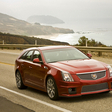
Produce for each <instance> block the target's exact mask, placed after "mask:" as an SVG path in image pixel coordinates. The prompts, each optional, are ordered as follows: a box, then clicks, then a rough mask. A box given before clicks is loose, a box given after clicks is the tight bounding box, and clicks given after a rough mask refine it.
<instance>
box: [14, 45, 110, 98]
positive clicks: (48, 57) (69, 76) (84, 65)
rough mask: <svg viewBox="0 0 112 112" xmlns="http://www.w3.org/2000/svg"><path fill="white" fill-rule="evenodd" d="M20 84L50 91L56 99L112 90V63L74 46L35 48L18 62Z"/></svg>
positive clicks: (16, 70) (20, 57)
mask: <svg viewBox="0 0 112 112" xmlns="http://www.w3.org/2000/svg"><path fill="white" fill-rule="evenodd" d="M15 77H16V83H17V87H18V88H19V89H24V88H26V87H27V86H28V87H32V88H35V89H39V90H42V91H45V92H47V93H48V96H49V98H50V99H52V100H56V99H58V98H59V97H60V96H65V97H73V96H81V95H85V94H94V93H100V92H109V91H110V90H112V69H111V66H109V65H107V64H105V63H103V62H100V61H97V60H94V59H91V55H90V54H88V55H85V54H84V53H82V52H81V51H79V50H78V49H76V48H74V47H71V46H49V47H35V48H29V49H26V50H24V51H23V52H22V53H21V55H20V56H19V57H18V58H17V59H16V61H15Z"/></svg>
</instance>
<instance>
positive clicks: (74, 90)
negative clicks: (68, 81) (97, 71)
mask: <svg viewBox="0 0 112 112" xmlns="http://www.w3.org/2000/svg"><path fill="white" fill-rule="evenodd" d="M68 92H69V94H76V88H68Z"/></svg>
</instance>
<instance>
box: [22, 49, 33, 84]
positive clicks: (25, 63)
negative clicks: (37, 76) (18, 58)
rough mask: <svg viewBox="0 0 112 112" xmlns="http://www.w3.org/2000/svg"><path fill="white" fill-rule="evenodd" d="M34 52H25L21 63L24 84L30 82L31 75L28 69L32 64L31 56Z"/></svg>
mask: <svg viewBox="0 0 112 112" xmlns="http://www.w3.org/2000/svg"><path fill="white" fill-rule="evenodd" d="M33 52H34V50H31V51H29V52H27V54H26V55H25V56H24V58H23V61H22V63H21V67H22V71H23V75H24V79H25V82H26V83H30V82H31V75H30V69H31V64H32V54H33Z"/></svg>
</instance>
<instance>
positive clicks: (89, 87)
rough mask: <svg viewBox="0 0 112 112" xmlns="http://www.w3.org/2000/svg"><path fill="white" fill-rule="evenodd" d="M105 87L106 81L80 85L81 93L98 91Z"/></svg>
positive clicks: (106, 86)
mask: <svg viewBox="0 0 112 112" xmlns="http://www.w3.org/2000/svg"><path fill="white" fill-rule="evenodd" d="M105 89H108V83H101V84H94V85H86V86H83V87H82V91H81V93H86V92H95V91H100V90H105Z"/></svg>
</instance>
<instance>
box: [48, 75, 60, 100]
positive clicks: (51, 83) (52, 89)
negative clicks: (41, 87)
mask: <svg viewBox="0 0 112 112" xmlns="http://www.w3.org/2000/svg"><path fill="white" fill-rule="evenodd" d="M46 88H47V94H48V96H49V98H50V99H51V100H58V99H59V96H58V89H57V86H56V83H55V80H54V79H53V77H51V76H50V77H48V79H47V85H46Z"/></svg>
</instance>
